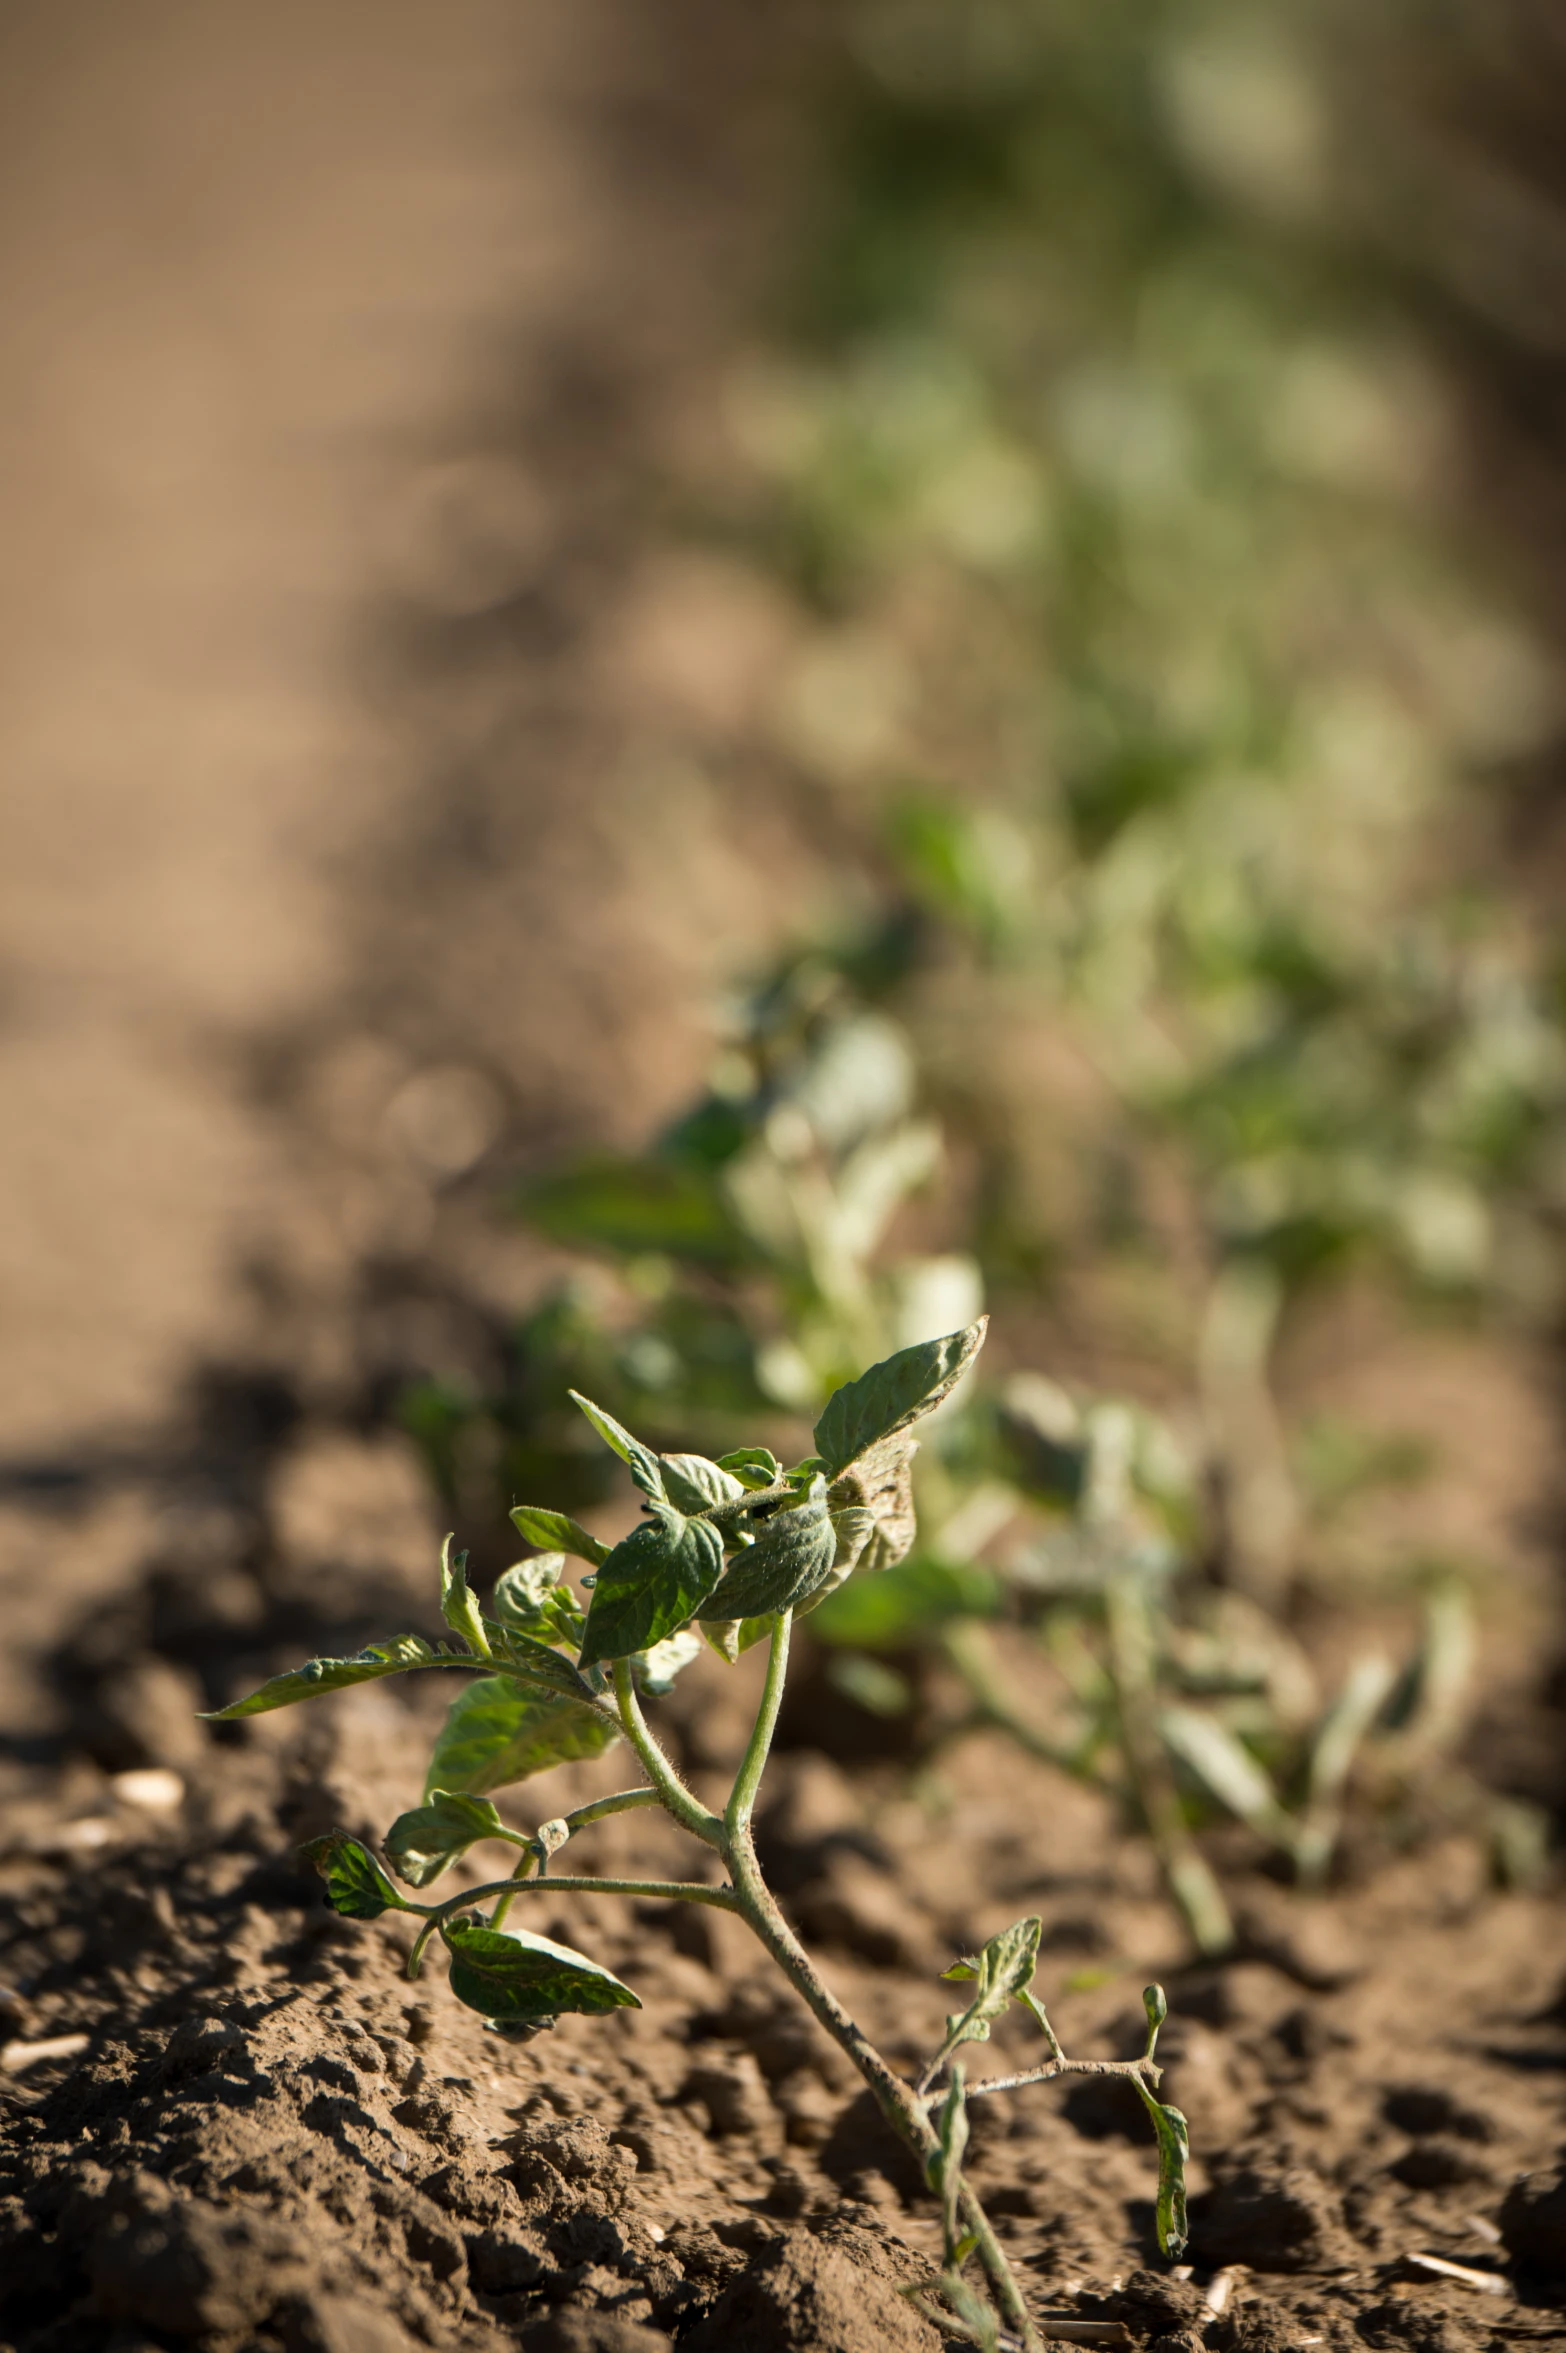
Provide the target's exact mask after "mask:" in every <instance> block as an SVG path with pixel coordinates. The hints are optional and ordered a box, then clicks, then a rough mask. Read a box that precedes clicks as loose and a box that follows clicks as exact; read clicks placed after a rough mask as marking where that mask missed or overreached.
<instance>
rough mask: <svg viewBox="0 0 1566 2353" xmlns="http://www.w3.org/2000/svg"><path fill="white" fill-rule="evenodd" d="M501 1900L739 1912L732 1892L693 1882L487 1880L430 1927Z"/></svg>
mask: <svg viewBox="0 0 1566 2353" xmlns="http://www.w3.org/2000/svg"><path fill="white" fill-rule="evenodd" d="M492 1895H493V1896H503V1897H505V1898H506V1900H507V1901H508V1902H509V1901H510V1899H511V1897H512V1896H518V1895H643V1896H653V1897H657V1898H659V1899H661V1900H664V1901H667V1902H670V1903H674V1902H679V1903H686V1904H710V1905H712V1907H713V1909H714V1910H715V1911H719V1912H734V1911H737V1910H738V1909H739V1906H738V1904H737V1903H736V1902H735V1899H734V1896H733V1894H732V1892H731V1891H730V1890H729V1889H728V1888H726V1887H703V1886H702V1884H701V1882H700V1881H699V1880H696V1879H590V1878H576V1877H572V1876H562V1877H560V1878H548V1879H488V1880H486V1881H485V1882H484V1885H483V1886H482V1887H465V1888H464V1889H463V1891H462V1893H461V1895H454V1896H451V1897H449V1898H448V1899H447V1901H446V1902H445V1903H443V1904H437V1905H435V1906H434V1907H433V1908H432V1909H431V1912H430V1915H429V1917H430V1920H431V1922H432V1924H433V1925H434V1926H436V1927H439V1925H440V1923H441V1921H442V1920H444V1919H446V1918H447V1917H448V1916H449V1915H450V1914H451V1913H452V1912H465V1911H467V1910H468V1909H469V1908H470V1906H472V1905H473V1904H479V1903H482V1902H483V1901H484V1899H485V1898H486V1896H492Z"/></svg>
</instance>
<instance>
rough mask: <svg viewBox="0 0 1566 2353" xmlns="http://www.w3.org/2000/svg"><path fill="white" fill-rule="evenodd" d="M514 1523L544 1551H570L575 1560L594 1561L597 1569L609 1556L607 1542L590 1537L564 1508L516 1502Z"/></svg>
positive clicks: (528, 1540) (525, 1536) (522, 1534)
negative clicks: (559, 1509) (553, 1508)
mask: <svg viewBox="0 0 1566 2353" xmlns="http://www.w3.org/2000/svg"><path fill="white" fill-rule="evenodd" d="M511 1524H512V1526H513V1527H514V1528H515V1529H516V1532H517V1534H518V1535H519V1536H520V1537H521V1538H522V1541H523V1542H524V1544H536V1545H538V1546H539V1547H540V1549H541V1550H542V1551H544V1552H569V1553H570V1554H571V1555H572V1556H573V1558H574V1559H576V1560H585V1561H591V1562H592V1564H593V1566H594V1567H595V1568H597V1567H598V1565H599V1563H600V1562H602V1561H606V1560H607V1559H608V1558H609V1547H608V1545H607V1544H604V1543H601V1542H600V1540H599V1539H598V1537H596V1536H589V1534H588V1532H587V1530H586V1529H585V1528H581V1527H578V1525H577V1523H576V1521H575V1520H572V1519H568V1518H567V1517H566V1515H565V1513H564V1512H563V1511H544V1510H541V1509H540V1507H539V1506H538V1505H537V1504H536V1503H518V1504H513V1506H512V1509H511ZM523 1565H524V1566H525V1565H526V1564H525V1563H524V1564H523Z"/></svg>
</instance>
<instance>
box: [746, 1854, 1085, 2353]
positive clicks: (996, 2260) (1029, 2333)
mask: <svg viewBox="0 0 1566 2353" xmlns="http://www.w3.org/2000/svg"><path fill="white" fill-rule="evenodd" d="M726 1851H727V1858H728V1864H729V1870H730V1873H731V1875H732V1878H733V1883H734V1899H733V1908H734V1909H735V1910H736V1911H737V1912H738V1913H739V1915H740V1918H741V1919H742V1920H743V1921H744V1922H745V1925H746V1926H747V1927H748V1928H749V1929H750V1930H751V1932H752V1934H753V1935H754V1936H756V1937H757V1938H758V1939H759V1940H760V1942H761V1943H762V1944H763V1945H764V1946H765V1947H766V1950H767V1951H768V1952H769V1953H770V1954H771V1956H772V1958H773V1960H774V1961H776V1963H777V1965H778V1967H779V1968H780V1969H781V1970H782V1971H783V1974H784V1975H785V1977H787V1978H788V1980H789V1982H790V1984H791V1985H793V1987H794V1988H795V1990H796V1991H797V1992H798V1993H799V1994H800V1995H801V1996H802V1997H803V1999H804V2001H805V2004H806V2006H807V2008H808V2009H809V2010H810V2011H811V2013H812V2015H813V2016H814V2018H815V2019H816V2021H817V2023H818V2024H819V2025H820V2026H822V2027H824V2028H825V2030H826V2032H827V2033H828V2034H829V2035H830V2036H831V2037H832V2040H833V2041H834V2042H835V2043H836V2044H837V2046H838V2048H839V2049H840V2050H841V2051H843V2052H844V2053H845V2054H846V2055H847V2057H848V2058H850V2059H851V2060H852V2061H853V2063H854V2065H855V2066H856V2067H857V2068H858V2070H859V2073H860V2074H861V2075H862V2076H863V2077H864V2080H865V2082H866V2083H867V2084H868V2086H869V2088H870V2091H871V2094H872V2096H873V2098H874V2100H875V2103H876V2106H877V2107H878V2108H879V2109H880V2111H881V2113H882V2115H883V2116H884V2117H885V2118H886V2121H887V2123H888V2124H889V2125H890V2126H891V2128H892V2130H893V2131H894V2132H895V2133H896V2134H897V2136H898V2138H899V2139H900V2140H902V2141H904V2142H906V2143H907V2145H908V2147H909V2148H910V2149H912V2151H913V2153H914V2155H915V2156H916V2157H917V2158H918V2159H919V2162H920V2165H921V2166H927V2165H928V2163H929V2160H930V2158H931V2157H932V2156H933V2155H934V2154H936V2153H937V2152H938V2150H939V2148H940V2142H939V2140H938V2138H937V2136H936V2134H935V2132H934V2130H933V2129H932V2127H931V2124H930V2121H929V2118H928V2117H927V2116H926V2115H925V2113H924V2110H923V2108H922V2107H921V2106H920V2104H919V2102H918V2100H917V2099H916V2097H915V2095H914V2092H913V2089H912V2086H911V2085H909V2084H906V2083H904V2081H903V2079H902V2077H901V2076H900V2075H896V2074H894V2073H893V2071H892V2069H891V2068H890V2067H889V2066H888V2065H887V2063H886V2061H885V2060H884V2059H883V2058H882V2056H881V2054H880V2052H879V2051H878V2050H877V2049H876V2048H875V2045H874V2044H873V2043H872V2042H871V2041H870V2040H869V2038H868V2036H866V2035H865V2034H864V2033H863V2032H862V2030H861V2029H860V2028H859V2027H858V2026H857V2025H856V2024H855V2022H854V2020H853V2019H852V2018H851V2017H850V2016H849V2014H848V2012H847V2011H846V2010H845V2009H844V2007H843V2005H842V2003H841V2002H840V2001H839V2000H838V1999H837V1996H836V1995H835V1994H834V1993H832V1992H831V1990H830V1989H829V1988H828V1987H827V1986H826V1985H824V1984H823V1983H822V1981H821V1979H820V1978H819V1977H818V1976H817V1974H816V1969H815V1964H814V1962H813V1961H812V1960H811V1958H810V1955H809V1954H808V1953H807V1952H806V1951H805V1948H804V1946H803V1945H802V1944H801V1943H800V1942H799V1939H798V1938H797V1937H796V1936H795V1934H794V1932H793V1930H792V1929H791V1928H790V1927H789V1925H788V1922H787V1921H786V1920H785V1919H784V1917H783V1915H782V1913H781V1912H780V1911H779V1909H778V1906H777V1902H776V1900H775V1898H774V1897H773V1894H772V1891H771V1889H770V1888H769V1887H768V1886H767V1883H766V1881H765V1880H764V1879H763V1878H762V1875H761V1866H760V1864H759V1863H758V1862H757V1860H756V1850H755V1847H754V1845H753V1843H752V1840H751V1834H750V1825H749V1823H748V1822H742V1823H740V1824H739V1825H737V1826H736V1828H735V1829H734V1830H733V1831H732V1832H731V1833H730V1835H729V1837H728V1839H727V1841H726ZM962 2205H963V2218H964V2220H965V2221H966V2223H967V2225H968V2228H969V2229H970V2230H971V2231H972V2232H973V2234H974V2237H975V2240H976V2243H977V2252H978V2254H979V2255H980V2256H981V2257H982V2258H983V2262H984V2268H985V2270H986V2271H987V2272H988V2273H989V2275H990V2279H991V2282H992V2283H993V2285H994V2288H995V2292H996V2295H997V2296H998V2297H999V2299H1000V2303H1001V2308H1002V2310H1003V2311H1004V2313H1005V2315H1006V2317H1007V2319H1008V2320H1009V2321H1010V2322H1011V2323H1012V2325H1013V2326H1014V2327H1015V2328H1016V2329H1017V2330H1018V2332H1019V2333H1020V2335H1021V2338H1022V2342H1023V2345H1024V2347H1025V2348H1026V2353H1042V2340H1041V2338H1040V2336H1039V2333H1038V2330H1037V2328H1036V2327H1035V2326H1034V2323H1033V2318H1032V2315H1031V2314H1030V2312H1029V2311H1028V2308H1027V2305H1026V2304H1025V2303H1024V2301H1023V2296H1022V2290H1021V2289H1020V2288H1019V2287H1018V2285H1017V2281H1016V2278H1015V2275H1014V2274H1013V2272H1012V2268H1011V2265H1010V2264H1009V2263H1008V2262H1007V2260H1006V2255H1005V2252H1004V2250H1003V2248H1002V2247H1001V2245H1000V2242H999V2240H998V2239H997V2238H996V2236H995V2233H994V2231H993V2229H992V2228H991V2226H990V2222H989V2218H988V2216H987V2215H986V2214H985V2211H984V2209H983V2207H982V2206H981V2205H980V2204H979V2201H978V2199H977V2198H976V2197H975V2196H974V2194H973V2192H972V2191H971V2190H970V2189H968V2188H966V2187H964V2190H963V2193H962Z"/></svg>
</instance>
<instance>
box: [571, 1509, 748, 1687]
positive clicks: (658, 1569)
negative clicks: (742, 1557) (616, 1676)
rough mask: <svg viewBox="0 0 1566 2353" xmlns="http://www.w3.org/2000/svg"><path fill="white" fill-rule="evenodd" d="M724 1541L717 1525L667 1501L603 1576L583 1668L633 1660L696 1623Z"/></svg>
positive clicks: (590, 1616)
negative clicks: (602, 1661) (690, 1515)
mask: <svg viewBox="0 0 1566 2353" xmlns="http://www.w3.org/2000/svg"><path fill="white" fill-rule="evenodd" d="M722 1567H723V1539H722V1537H721V1536H720V1535H719V1534H718V1531H717V1529H716V1528H715V1527H713V1525H712V1523H711V1521H710V1520H688V1519H686V1518H685V1516H684V1515H683V1513H681V1512H677V1511H675V1510H674V1509H673V1508H672V1506H671V1505H668V1504H665V1505H664V1506H663V1507H662V1509H661V1510H659V1511H657V1512H656V1513H655V1514H654V1516H653V1518H651V1519H650V1520H644V1521H643V1522H642V1524H641V1526H640V1527H638V1528H633V1529H632V1530H631V1533H630V1534H629V1536H626V1537H624V1538H623V1539H622V1540H621V1542H620V1543H618V1544H617V1545H616V1546H615V1548H614V1550H613V1552H611V1554H610V1555H609V1558H608V1559H607V1560H606V1561H605V1563H604V1565H603V1567H602V1568H601V1569H600V1570H599V1572H598V1582H597V1584H596V1585H595V1586H594V1588H593V1603H592V1607H591V1609H590V1610H589V1611H588V1613H587V1629H586V1632H585V1633H584V1634H583V1636H582V1664H583V1666H584V1667H587V1666H592V1665H593V1664H595V1663H596V1661H598V1660H599V1659H623V1658H629V1657H630V1656H631V1654H632V1653H633V1651H638V1650H650V1649H651V1648H652V1646H653V1644H654V1643H656V1642H661V1641H662V1640H663V1638H664V1636H665V1635H667V1634H675V1633H678V1631H679V1629H680V1627H682V1626H688V1625H689V1624H690V1621H691V1619H692V1618H693V1617H694V1616H695V1615H696V1612H697V1611H698V1609H700V1607H701V1605H702V1603H703V1602H704V1601H705V1600H706V1598H707V1596H708V1594H709V1593H710V1592H711V1591H712V1589H713V1587H714V1585H715V1584H716V1583H717V1581H718V1576H719V1573H720V1571H721V1569H722Z"/></svg>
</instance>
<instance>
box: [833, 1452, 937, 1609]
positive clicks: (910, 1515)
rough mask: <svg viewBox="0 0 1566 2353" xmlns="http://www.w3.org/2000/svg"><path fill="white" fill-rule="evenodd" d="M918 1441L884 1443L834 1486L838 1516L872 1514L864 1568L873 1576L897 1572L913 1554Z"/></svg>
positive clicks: (862, 1557)
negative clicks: (883, 1571)
mask: <svg viewBox="0 0 1566 2353" xmlns="http://www.w3.org/2000/svg"><path fill="white" fill-rule="evenodd" d="M918 1451H919V1441H918V1439H917V1438H903V1437H896V1438H884V1439H882V1440H881V1442H880V1444H879V1445H876V1446H872V1447H871V1448H870V1450H869V1452H868V1453H867V1454H862V1455H861V1456H860V1458H859V1460H858V1461H857V1462H856V1463H854V1464H853V1465H852V1467H851V1468H850V1469H848V1470H846V1471H842V1472H840V1473H839V1474H838V1476H837V1477H836V1478H835V1479H834V1480H833V1481H832V1485H831V1488H830V1490H829V1497H830V1501H831V1504H832V1508H833V1510H834V1511H867V1512H868V1513H869V1514H870V1518H871V1521H872V1522H873V1526H872V1528H871V1532H870V1535H869V1537H868V1539H867V1541H866V1543H865V1547H864V1550H863V1552H862V1553H861V1554H860V1558H859V1564H858V1565H859V1566H860V1567H861V1568H863V1569H867V1570H869V1571H870V1572H871V1574H872V1575H876V1574H879V1573H880V1571H882V1570H883V1569H892V1568H895V1567H896V1566H897V1563H898V1562H899V1561H900V1560H903V1559H905V1558H906V1557H907V1555H908V1553H909V1552H910V1551H911V1550H912V1549H913V1541H914V1538H915V1537H916V1536H917V1534H918V1533H919V1518H918V1514H917V1512H916V1511H915V1509H914V1491H913V1458H914V1456H915V1455H916V1454H917V1453H918Z"/></svg>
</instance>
